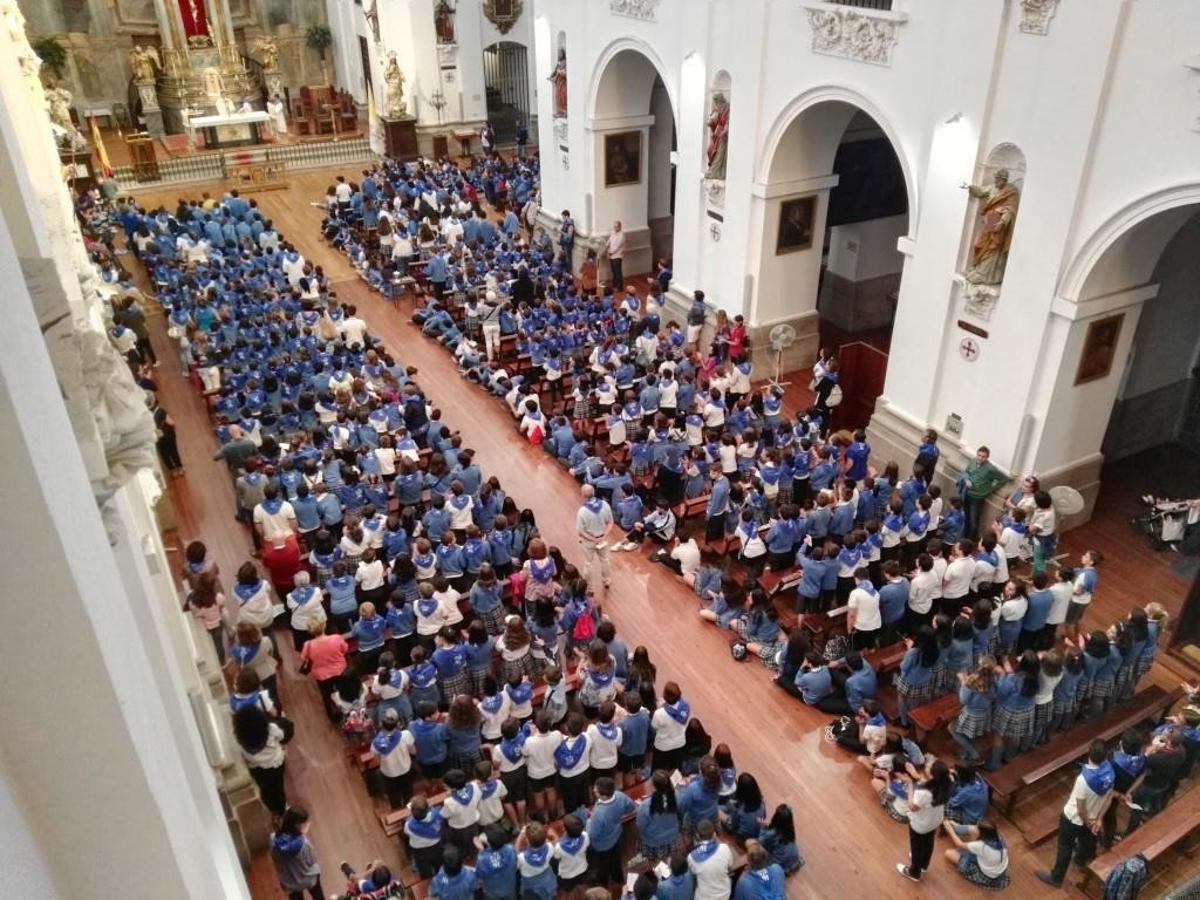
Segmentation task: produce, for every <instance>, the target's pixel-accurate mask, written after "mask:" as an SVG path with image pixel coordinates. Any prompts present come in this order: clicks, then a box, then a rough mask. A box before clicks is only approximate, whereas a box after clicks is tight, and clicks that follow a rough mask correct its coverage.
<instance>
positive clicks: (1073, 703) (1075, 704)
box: [1050, 693, 1079, 719]
mask: <svg viewBox="0 0 1200 900" xmlns="http://www.w3.org/2000/svg"><path fill="white" fill-rule="evenodd" d="M1077 709H1079V694H1078V693H1076V694H1075V696H1074V697H1067V698H1066V699H1060V698H1058V697H1055V698H1054V705H1053V709H1052V710H1051V712H1050V715H1051V716H1053V717H1054V718H1056V719H1057V718H1059V717H1061V716H1067V715H1071V714H1073V713H1074V712H1075V711H1076V710H1077Z"/></svg>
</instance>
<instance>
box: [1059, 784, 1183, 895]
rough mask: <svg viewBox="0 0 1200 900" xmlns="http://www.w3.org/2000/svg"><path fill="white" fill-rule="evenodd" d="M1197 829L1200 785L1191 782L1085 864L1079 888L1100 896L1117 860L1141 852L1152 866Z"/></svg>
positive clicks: (1088, 893) (1117, 862)
mask: <svg viewBox="0 0 1200 900" xmlns="http://www.w3.org/2000/svg"><path fill="white" fill-rule="evenodd" d="M1197 829H1200V785H1195V784H1193V785H1192V786H1191V787H1190V788H1188V789H1187V790H1186V791H1184V792H1183V793H1182V794H1179V795H1177V796H1176V798H1175V799H1174V800H1173V801H1172V802H1171V805H1170V806H1168V807H1167V808H1166V809H1164V810H1163V811H1162V812H1160V813H1159V814H1158V815H1156V816H1153V817H1152V818H1150V819H1149V820H1147V821H1146V822H1145V823H1144V824H1143V825H1142V826H1141V827H1140V828H1138V830H1137V831H1135V832H1133V834H1130V835H1126V837H1125V839H1124V840H1123V841H1121V843H1119V844H1117V845H1116V846H1115V847H1113V849H1111V850H1109V851H1108V852H1107V853H1102V854H1101V855H1100V856H1097V857H1096V858H1095V859H1093V860H1092V861H1091V862H1090V863H1088V866H1087V869H1086V870H1085V872H1084V876H1083V881H1081V882H1080V883H1079V889H1080V890H1082V891H1083V892H1084V893H1085V894H1087V895H1088V896H1089V897H1095V898H1099V897H1100V896H1101V895H1102V894H1103V892H1104V891H1103V887H1104V882H1105V880H1106V879H1107V878H1108V876H1109V873H1111V872H1112V870H1113V869H1114V868H1116V867H1117V865H1118V864H1119V863H1120V862H1122V861H1123V860H1126V859H1129V857H1131V856H1135V855H1137V854H1138V853H1140V854H1142V856H1144V857H1146V859H1147V861H1148V862H1150V863H1151V864H1152V865H1153V863H1154V861H1155V860H1156V859H1158V857H1160V856H1162V855H1163V854H1164V853H1166V852H1167V851H1168V850H1170V849H1171V848H1172V847H1174V846H1175V845H1177V844H1180V843H1182V842H1183V841H1184V840H1185V839H1186V838H1187V837H1188V835H1190V834H1192V833H1193V832H1195V831H1196V830H1197Z"/></svg>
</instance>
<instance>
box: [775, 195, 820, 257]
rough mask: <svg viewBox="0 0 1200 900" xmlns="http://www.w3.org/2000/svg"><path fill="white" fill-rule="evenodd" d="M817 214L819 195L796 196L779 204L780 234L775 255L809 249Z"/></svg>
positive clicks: (776, 242)
mask: <svg viewBox="0 0 1200 900" xmlns="http://www.w3.org/2000/svg"><path fill="white" fill-rule="evenodd" d="M816 216H817V196H816V194H809V195H808V196H807V197H794V198H792V199H791V200H784V201H783V202H782V203H780V204H779V234H778V236H777V237H776V239H775V255H776V256H780V255H782V254H784V253H795V252H796V251H797V250H807V249H808V248H809V247H811V246H812V245H813V220H814V219H816Z"/></svg>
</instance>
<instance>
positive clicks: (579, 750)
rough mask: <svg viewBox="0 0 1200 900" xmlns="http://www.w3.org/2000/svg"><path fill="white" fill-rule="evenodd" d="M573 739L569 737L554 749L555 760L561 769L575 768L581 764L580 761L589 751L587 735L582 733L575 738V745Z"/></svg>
mask: <svg viewBox="0 0 1200 900" xmlns="http://www.w3.org/2000/svg"><path fill="white" fill-rule="evenodd" d="M571 740H572V739H571V738H567V739H566V740H565V741H563V742H562V743H561V744H559V745H558V746H557V747H556V748H555V749H554V761H555V762H556V763H558V767H559V768H560V769H573V768H574V767H575V766H577V765H579V761H580V760H581V759H583V756H584V754H585V753H587V749H588V740H587V737H586V736H585V735H582V734H581V735H578V736H577V737H576V738H574V741H575V743H574V745H572V743H571Z"/></svg>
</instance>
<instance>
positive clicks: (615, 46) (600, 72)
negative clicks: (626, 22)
mask: <svg viewBox="0 0 1200 900" xmlns="http://www.w3.org/2000/svg"><path fill="white" fill-rule="evenodd" d="M625 50H632V51H634V52H635V53H640V54H641V55H642V56H644V57H645V58H646V60H647V62H649V63H650V65H652V66H654V69H655V71H656V72H658V77H659V78H660V79H662V83H663V86H664V87H666V89H667V97H668V99H669V100H670V101H671V115H672V117H674V119H675V122H674V125H675V127H676V128H678V127H679V98H678V97H677V96H676V93H675V88H674V85H672V83H671V79H670V78H668V77H667V74H666V73H667V67H666V66H665V65H663V61H662V57H660V56H659V55H658V53H656V52H655V50H654V48H653V47H651V46H650V45H649V44H647V43H646V42H645V41H642V40H640V39H638V38H633V37H620V38H617V39H616V40H614V41H613V42H612V43H610V44H609V45H608V46H607V47H605V48H604V51H603V52H602V53H601V54H600V56H599V57H597V59H596V64H595V66H593V67H592V75H591V78H590V79H589V81H588V100H587V120H588V121H589V122H591V121H593V120H594V119H595V118H596V102H597V100H598V99H599V95H600V85H601V83H602V82H603V80H604V75H605V73H606V72H607V71H608V65H609V63H611V62H612V61H613V59H614V58H615V57H616V56H617V54H619V53H621V52H623V51H625Z"/></svg>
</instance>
